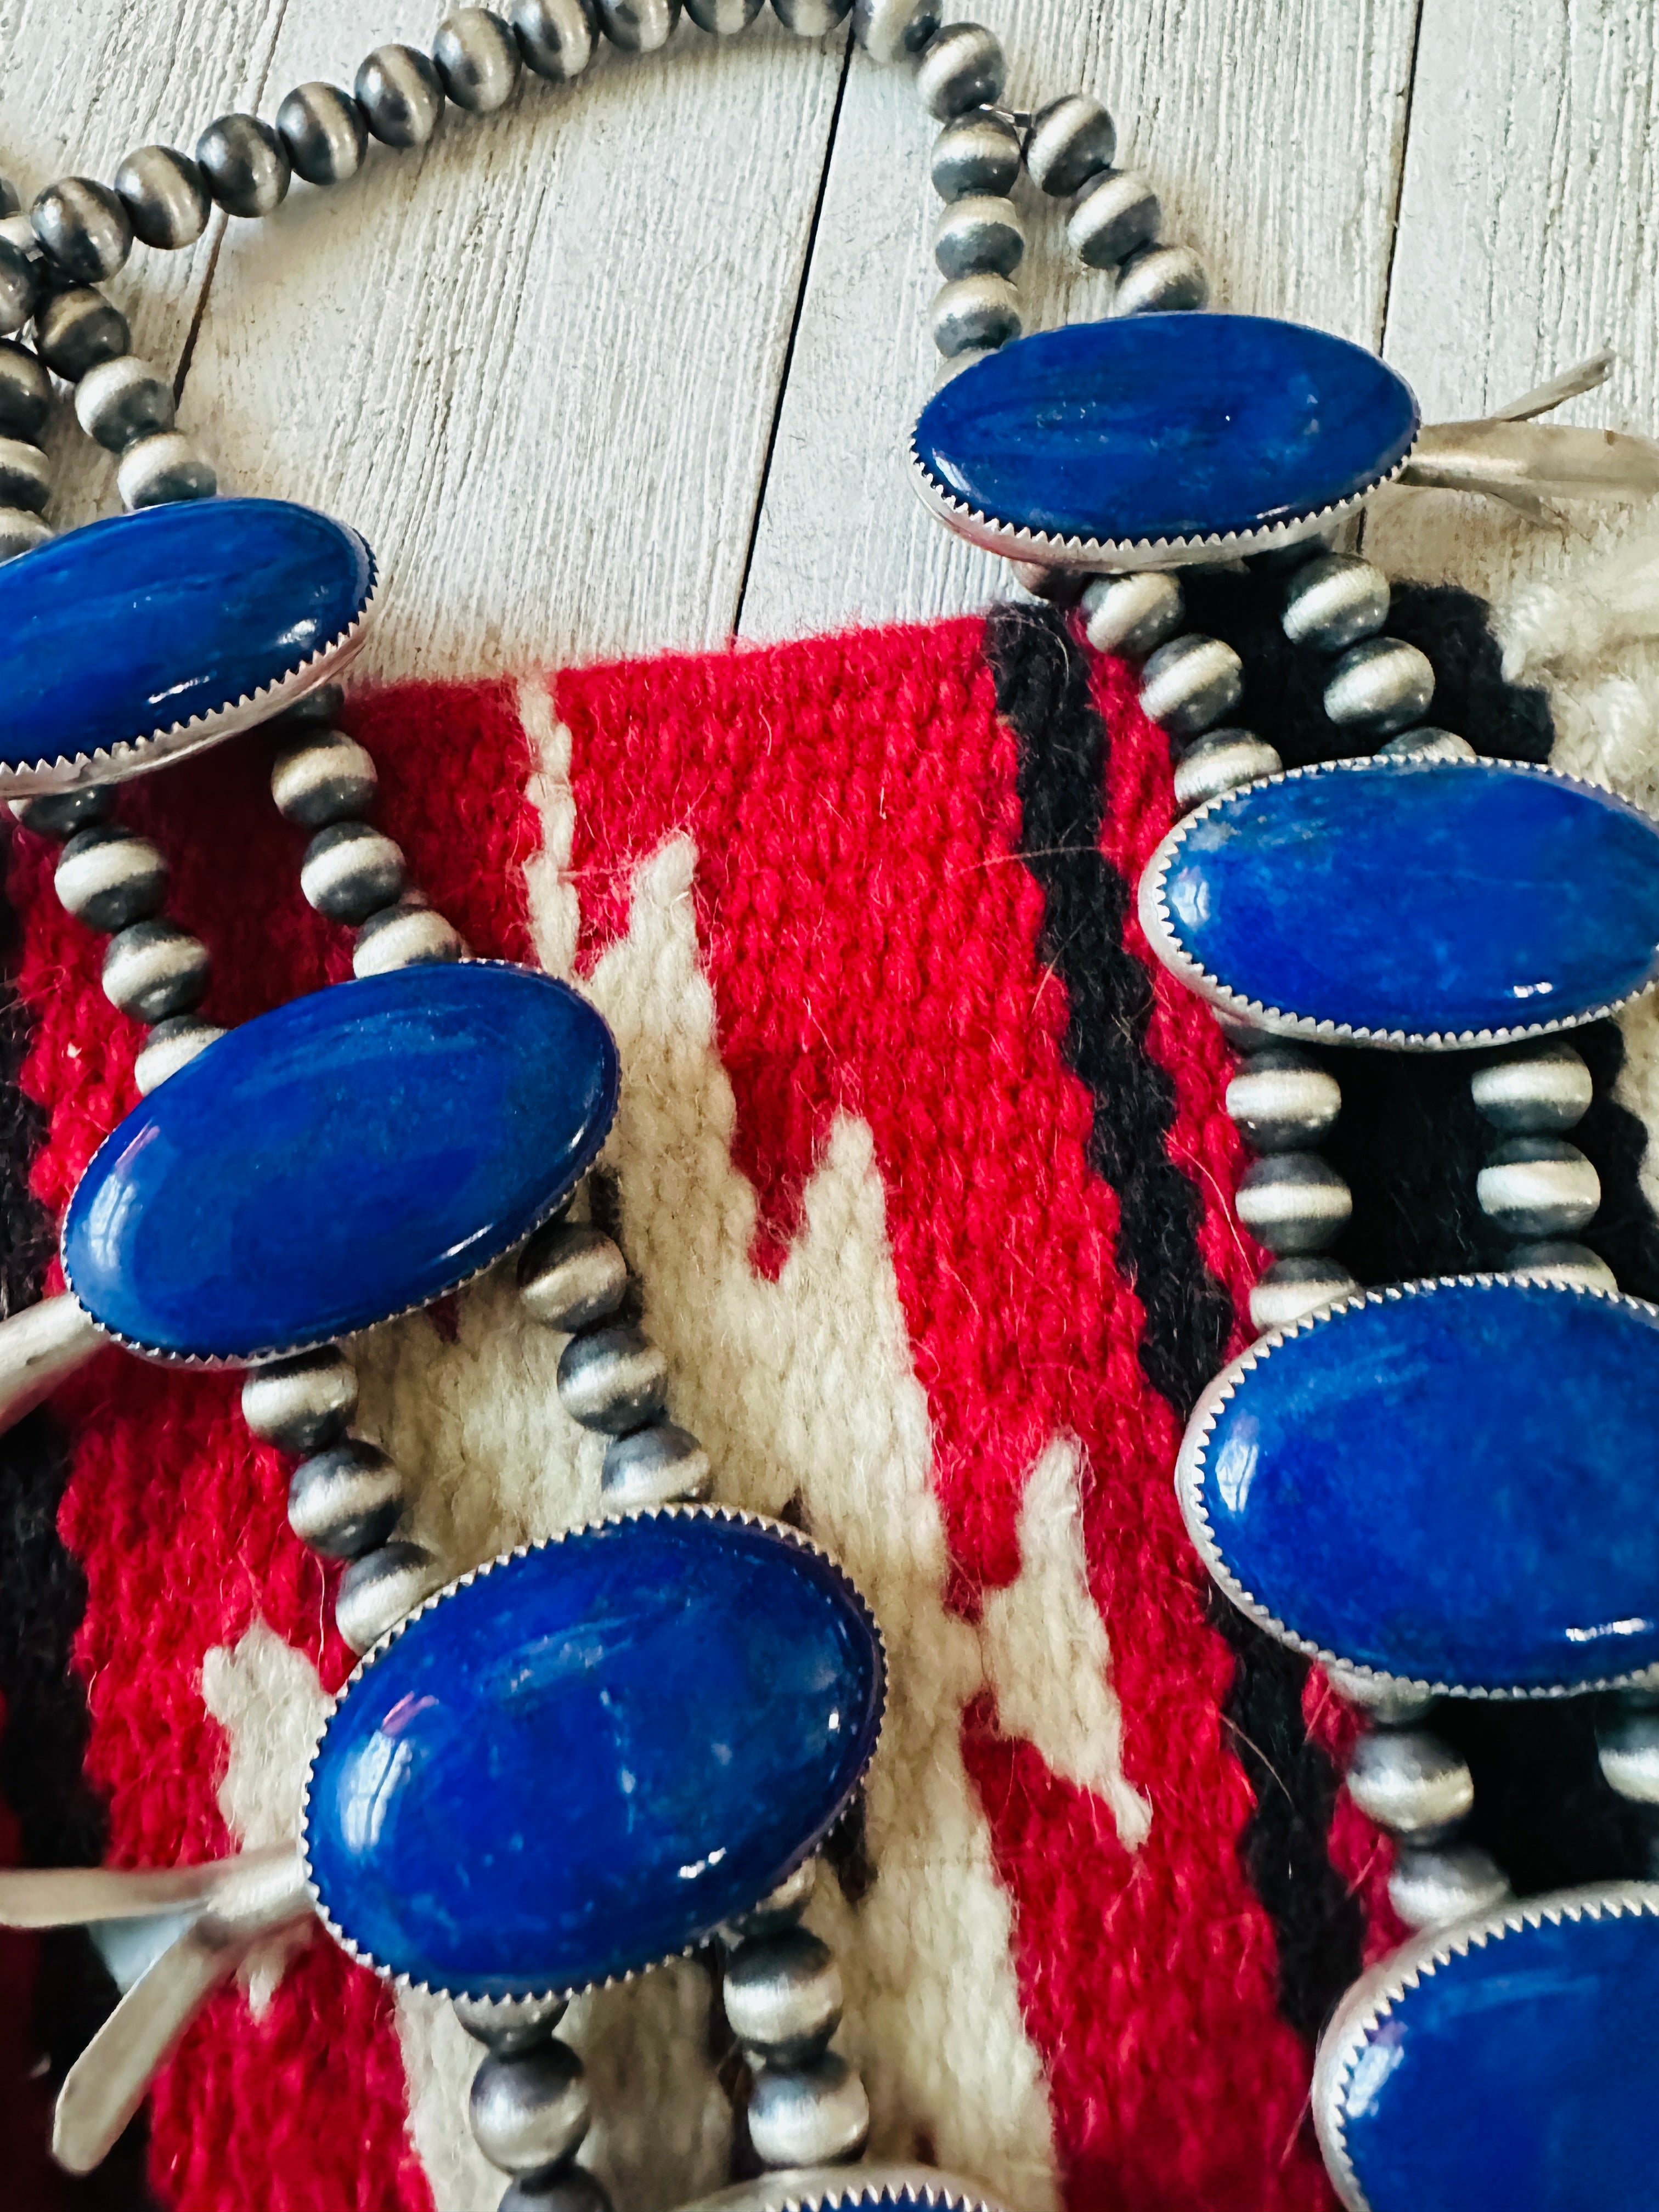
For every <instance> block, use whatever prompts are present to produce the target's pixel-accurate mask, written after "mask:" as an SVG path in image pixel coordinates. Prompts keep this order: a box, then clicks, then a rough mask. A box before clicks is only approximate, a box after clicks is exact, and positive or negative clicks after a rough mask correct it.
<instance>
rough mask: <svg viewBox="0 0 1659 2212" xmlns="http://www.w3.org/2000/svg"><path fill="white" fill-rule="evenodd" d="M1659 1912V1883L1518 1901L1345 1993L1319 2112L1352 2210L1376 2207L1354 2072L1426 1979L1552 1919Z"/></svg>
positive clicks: (1421, 1944) (1436, 1932) (1327, 2044)
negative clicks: (1367, 2184) (1351, 2148)
mask: <svg viewBox="0 0 1659 2212" xmlns="http://www.w3.org/2000/svg"><path fill="white" fill-rule="evenodd" d="M1631 1913H1634V1914H1637V1915H1639V1916H1641V1917H1650V1916H1651V1917H1659V1883H1654V1882H1641V1881H1625V1882H1602V1883H1598V1884H1596V1885H1595V1886H1594V1887H1586V1888H1583V1889H1567V1890H1558V1891H1556V1892H1554V1893H1553V1894H1551V1895H1549V1896H1545V1897H1528V1898H1524V1899H1521V1898H1512V1899H1510V1900H1509V1901H1508V1902H1507V1903H1506V1904H1504V1905H1495V1906H1493V1907H1492V1909H1491V1910H1490V1911H1486V1912H1481V1913H1477V1914H1475V1915H1474V1916H1473V1917H1470V1918H1469V1919H1468V1920H1461V1921H1457V1922H1455V1923H1453V1924H1452V1926H1450V1927H1449V1928H1440V1929H1433V1930H1431V1932H1429V1933H1428V1934H1425V1935H1422V1936H1416V1937H1414V1938H1413V1940H1412V1941H1411V1942H1408V1943H1406V1944H1403V1945H1402V1946H1401V1948H1400V1949H1399V1950H1397V1951H1395V1952H1394V1953H1392V1954H1391V1955H1390V1956H1389V1957H1388V1958H1386V1959H1384V1960H1383V1961H1382V1963H1381V1964H1380V1965H1379V1966H1373V1967H1372V1968H1371V1970H1370V1972H1369V1973H1367V1974H1364V1975H1362V1976H1361V1977H1360V1978H1359V1980H1358V1981H1357V1982H1356V1983H1355V1984H1354V1985H1353V1987H1352V1989H1351V1990H1349V1991H1348V1993H1347V1995H1346V1996H1345V1997H1344V1998H1343V2000H1342V2002H1341V2003H1340V2005H1339V2006H1338V2008H1337V2009H1336V2012H1335V2013H1334V2015H1333V2016H1332V2019H1331V2022H1330V2025H1329V2027H1328V2028H1327V2029H1326V2030H1325V2033H1324V2034H1323V2035H1322V2037H1321V2039H1320V2044H1319V2055H1318V2057H1317V2058H1316V2061H1315V2063H1314V2079H1313V2116H1314V2125H1315V2127H1316V2130H1318V2135H1319V2146H1320V2148H1321V2150H1322V2152H1323V2153H1324V2154H1325V2164H1326V2166H1327V2167H1328V2169H1329V2172H1330V2176H1331V2179H1332V2181H1333V2182H1334V2184H1335V2185H1336V2191H1337V2194H1338V2196H1339V2197H1340V2198H1341V2199H1342V2202H1343V2204H1344V2205H1345V2206H1346V2212H1371V2207H1370V2199H1369V2198H1368V2197H1366V2195H1365V2192H1364V2189H1363V2188H1362V2187H1361V2186H1360V2182H1359V2176H1358V2173H1357V2172H1355V2170H1354V2164H1353V2160H1352V2158H1351V2157H1350V2156H1349V2154H1348V2142H1347V2125H1346V2118H1347V2113H1346V2104H1347V2095H1348V2090H1349V2086H1350V2084H1351V2082H1352V2078H1353V2070H1354V2067H1355V2065H1356V2063H1358V2059H1359V2057H1360V2056H1361V2054H1362V2053H1363V2052H1364V2049H1365V2047H1366V2045H1367V2043H1368V2041H1369V2039H1370V2036H1371V2034H1372V2033H1373V2032H1374V2031H1375V2030H1376V2028H1377V2027H1379V2026H1380V2025H1381V2024H1382V2022H1383V2021H1385V2020H1386V2019H1387V2018H1388V2016H1389V2014H1390V2013H1391V2012H1392V2011H1393V2010H1394V2008H1395V2006H1396V2005H1398V2004H1400V2003H1401V2002H1402V2001H1403V2000H1404V1999H1405V1998H1407V1996H1409V1995H1410V1993H1411V1992H1412V1991H1413V1990H1415V1989H1417V1988H1418V1987H1419V1985H1420V1984H1422V1983H1424V1982H1426V1981H1430V1980H1432V1978H1434V1976H1435V1975H1436V1974H1437V1973H1438V1972H1440V1971H1441V1970H1442V1969H1443V1967H1446V1966H1449V1965H1450V1964H1451V1962H1452V1960H1454V1959H1461V1958H1464V1957H1467V1956H1468V1954H1469V1953H1470V1952H1471V1951H1473V1950H1476V1949H1480V1948H1484V1947H1485V1946H1486V1944H1488V1943H1494V1942H1496V1943H1501V1942H1505V1941H1507V1940H1508V1939H1509V1938H1510V1937H1511V1936H1522V1937H1524V1936H1525V1934H1526V1932H1527V1930H1528V1929H1531V1928H1540V1927H1542V1926H1543V1924H1544V1923H1545V1922H1546V1921H1548V1922H1550V1923H1553V1924H1554V1925H1557V1926H1559V1924H1560V1923H1561V1922H1563V1921H1564V1920H1601V1919H1620V1918H1623V1917H1625V1916H1626V1914H1631Z"/></svg>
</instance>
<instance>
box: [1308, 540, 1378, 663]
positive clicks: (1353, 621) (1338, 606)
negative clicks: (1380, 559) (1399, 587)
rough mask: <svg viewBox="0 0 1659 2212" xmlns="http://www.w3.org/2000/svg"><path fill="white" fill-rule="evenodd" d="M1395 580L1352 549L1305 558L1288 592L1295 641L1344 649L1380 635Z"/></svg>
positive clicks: (1319, 649)
mask: <svg viewBox="0 0 1659 2212" xmlns="http://www.w3.org/2000/svg"><path fill="white" fill-rule="evenodd" d="M1389 598H1390V593H1389V580H1388V578H1387V577H1386V576H1385V575H1384V574H1383V571H1382V570H1381V569H1380V568H1373V567H1372V565H1371V563H1370V562H1369V561H1358V560H1355V559H1354V558H1353V556H1352V555H1350V554H1347V553H1320V554H1316V555H1315V556H1314V558H1313V559H1312V560H1311V561H1305V562H1304V563H1303V565H1302V566H1301V568H1298V569H1297V572H1296V574H1295V575H1294V576H1293V577H1292V578H1291V587H1290V589H1289V591H1288V592H1285V612H1284V616H1283V618H1282V619H1283V628H1284V631H1285V636H1286V637H1287V638H1289V640H1290V641H1291V644H1292V645H1304V646H1309V647H1312V649H1313V650H1314V651H1315V652H1316V653H1340V652H1341V651H1342V650H1343V648H1344V647H1346V646H1350V645H1357V644H1358V641H1359V640H1360V639H1361V638H1362V637H1375V635H1376V633H1377V631H1378V630H1380V629H1382V627H1383V623H1385V622H1387V620H1388V619H1389Z"/></svg>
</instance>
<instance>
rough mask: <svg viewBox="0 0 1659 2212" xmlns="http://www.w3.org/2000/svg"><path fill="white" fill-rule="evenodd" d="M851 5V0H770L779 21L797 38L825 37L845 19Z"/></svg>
mask: <svg viewBox="0 0 1659 2212" xmlns="http://www.w3.org/2000/svg"><path fill="white" fill-rule="evenodd" d="M852 6H853V0H772V12H773V14H774V15H776V17H777V19H778V21H779V22H781V24H782V25H783V26H784V27H785V28H786V29H787V30H791V31H793V33H795V35H796V37H797V38H799V39H822V38H826V37H827V36H828V35H829V33H830V32H831V31H833V30H834V29H835V27H836V24H837V23H844V22H845V21H846V20H847V18H848V15H849V14H850V12H851V10H852Z"/></svg>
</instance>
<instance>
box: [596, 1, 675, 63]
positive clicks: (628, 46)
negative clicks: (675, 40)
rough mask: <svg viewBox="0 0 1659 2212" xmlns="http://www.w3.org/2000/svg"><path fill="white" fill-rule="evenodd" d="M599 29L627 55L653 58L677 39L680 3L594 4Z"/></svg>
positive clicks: (627, 2) (612, 2)
mask: <svg viewBox="0 0 1659 2212" xmlns="http://www.w3.org/2000/svg"><path fill="white" fill-rule="evenodd" d="M595 5H596V6H597V7H598V9H599V26H600V28H601V29H602V30H603V31H604V33H605V36H606V38H607V39H609V40H610V41H611V45H612V46H620V47H621V48H622V50H623V52H624V53H625V54H654V53H655V52H657V51H658V50H659V48H660V47H663V46H666V45H667V44H668V41H669V40H670V39H671V38H672V37H673V35H674V26H675V25H676V24H677V23H678V21H679V20H680V0H595Z"/></svg>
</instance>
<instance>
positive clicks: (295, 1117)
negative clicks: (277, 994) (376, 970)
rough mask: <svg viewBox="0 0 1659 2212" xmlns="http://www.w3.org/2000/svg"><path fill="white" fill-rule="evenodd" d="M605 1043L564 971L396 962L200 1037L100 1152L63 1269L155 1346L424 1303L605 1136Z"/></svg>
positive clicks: (129, 1339)
mask: <svg viewBox="0 0 1659 2212" xmlns="http://www.w3.org/2000/svg"><path fill="white" fill-rule="evenodd" d="M616 1102H617V1050H616V1046H615V1044H614V1043H613V1042H612V1040H611V1032H610V1030H608V1029H607V1028H606V1027H605V1023H604V1022H603V1020H602V1019H601V1018H600V1017H599V1015H598V1014H597V1013H596V1012H594V1010H593V1008H592V1006H589V1005H588V1004H587V1002H586V1000H584V999H580V998H579V997H578V996H577V995H576V994H575V993H574V991H573V990H571V989H570V988H569V987H568V985H566V984H563V983H560V982H556V981H554V980H553V978H552V977H550V976H548V975H538V974H536V973H534V972H532V970H531V969H526V968H513V967H509V966H507V964H506V963H500V962H490V961H465V962H459V963H456V964H454V965H453V966H445V965H432V964H426V965H420V966H416V967H410V968H401V969H395V970H393V971H392V973H391V974H388V975H373V976H366V977H364V978H362V980H361V981H356V982H350V983H337V984H334V985H333V986H331V987H330V988H329V989H327V990H325V991H318V992H315V993H313V994H312V995H311V996H309V997H307V998H302V999H294V1000H290V1001H289V1003H288V1004H287V1005H286V1006H278V1007H277V1008H276V1010H275V1011H274V1012H271V1013H268V1014H262V1015H260V1016H259V1017H258V1019H257V1020H255V1021H251V1022H246V1023H244V1024H242V1026H241V1027H240V1029H234V1030H230V1031H228V1034H227V1035H225V1036H222V1037H221V1038H219V1039H218V1040H217V1041H216V1042H215V1043H213V1044H211V1045H210V1046H209V1047H208V1048H207V1050H206V1051H205V1052H203V1053H201V1054H198V1055H197V1058H196V1059H194V1060H191V1061H189V1062H188V1063H187V1064H186V1065H185V1066H184V1067H182V1068H180V1069H179V1072H178V1073H177V1074H176V1075H173V1076H170V1077H169V1078H168V1079H167V1082H165V1083H163V1084H161V1085H159V1086H158V1088H157V1089H155V1091H152V1092H151V1093H150V1095H149V1097H148V1098H146V1099H145V1100H144V1102H143V1104H142V1105H140V1106H137V1107H135V1108H134V1109H133V1111H132V1112H131V1114H129V1115H127V1117H126V1119H125V1121H123V1122H122V1123H121V1124H120V1126H119V1127H118V1128H117V1129H116V1130H115V1132H114V1133H113V1134H112V1136H110V1137H109V1138H107V1139H106V1141H105V1142H104V1144H103V1145H102V1146H100V1148H99V1150H98V1152H97V1153H96V1155H95V1156H94V1158H93V1160H92V1163H91V1164H90V1165H89V1166H88V1169H87V1171H86V1173H85V1174H84V1175H83V1176H82V1178H81V1182H80V1183H79V1185H78V1187H77V1188H76V1193H75V1195H74V1197H73V1198H72V1199H71V1200H70V1206H69V1212H68V1213H67V1215H66V1216H65V1218H64V1235H63V1258H64V1276H65V1278H66V1279H67V1281H68V1283H69V1285H70V1289H71V1290H72V1291H74V1293H75V1295H76V1297H78V1298H79V1299H80V1301H81V1303H82V1305H83V1306H84V1307H85V1308H86V1309H87V1310H88V1313H90V1314H91V1315H92V1316H93V1318H94V1320H95V1321H96V1322H99V1324H100V1326H101V1327H102V1328H106V1329H107V1330H109V1331H110V1333H111V1334H112V1335H115V1336H118V1337H120V1338H121V1339H122V1340H124V1341H125V1343H127V1344H129V1345H131V1346H132V1347H133V1348H134V1349H135V1350H137V1351H140V1352H151V1353H153V1354H155V1355H156V1356H158V1357H161V1358H184V1359H218V1360H229V1359H237V1360H245V1359H251V1358H256V1357H258V1356H261V1355H264V1354H268V1353H270V1352H280V1351H288V1350H297V1349H299V1348H300V1347H301V1346H307V1345H313V1344H323V1343H328V1342H331V1341H332V1340H334V1339H335V1338H337V1337H340V1336H344V1335H349V1334H350V1333H351V1332H352V1331H353V1330H354V1329H360V1328H368V1327H369V1326H370V1324H371V1323H373V1322H378V1321H384V1320H386V1319H387V1318H389V1317H390V1316H392V1315H393V1314H396V1313H402V1312H404V1311H406V1310H409V1309H410V1308H411V1307H415V1306H422V1305H426V1304H429V1303H430V1301H431V1300H432V1299H434V1298H435V1297H441V1295H442V1294H443V1292H444V1291H449V1290H453V1289H454V1288H455V1286H456V1285H458V1284H459V1283H462V1282H465V1280H466V1279H467V1278H468V1277H469V1276H470V1275H473V1274H476V1273H477V1271H478V1270H479V1269H480V1268H481V1267H487V1266H489V1263H490V1261H493V1260H496V1259H499V1258H500V1256H501V1254H502V1253H503V1252H506V1251H508V1250H510V1249H511V1248H512V1247H513V1245H515V1244H517V1243H519V1242H520V1240H521V1239H522V1238H523V1237H526V1236H528V1235H529V1233H530V1231H532V1229H534V1228H535V1227H536V1225H537V1224H538V1222H540V1221H542V1220H544V1218H546V1216H547V1215H548V1214H549V1213H550V1212H551V1211H552V1209H553V1208H554V1206H556V1205H557V1203H558V1202H559V1200H561V1199H562V1197H563V1196H564V1194H566V1192H568V1190H569V1189H570V1188H572V1187H573V1186H574V1183H575V1182H576V1181H577V1179H578V1177H579V1176H580V1175H581V1174H582V1173H583V1171H584V1170H586V1168H587V1166H588V1165H589V1164H590V1163H591V1162H592V1159H593V1158H594V1155H595V1154H596V1153H597V1152H598V1151H599V1147H600V1146H601V1145H602V1144H603V1143H604V1141H605V1133H606V1131H607V1130H608V1129H609V1127H610V1125H611V1115H612V1114H613V1113H614V1111H615V1109H616Z"/></svg>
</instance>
